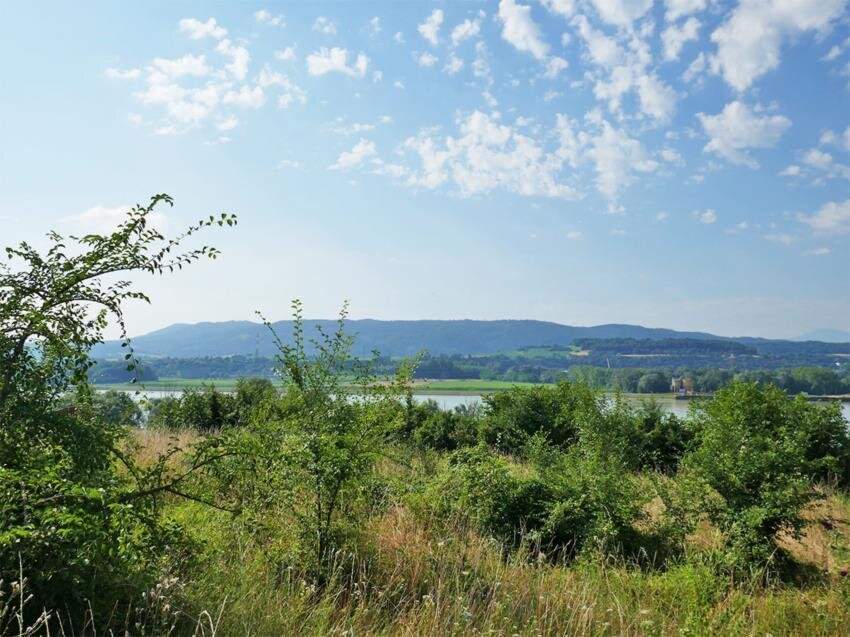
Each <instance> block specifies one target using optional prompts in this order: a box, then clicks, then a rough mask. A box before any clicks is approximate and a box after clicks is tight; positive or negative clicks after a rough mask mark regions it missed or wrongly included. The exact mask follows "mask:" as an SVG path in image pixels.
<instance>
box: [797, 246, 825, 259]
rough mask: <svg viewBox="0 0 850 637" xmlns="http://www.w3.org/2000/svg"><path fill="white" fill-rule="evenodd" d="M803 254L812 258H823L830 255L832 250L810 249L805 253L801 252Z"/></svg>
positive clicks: (822, 248)
mask: <svg viewBox="0 0 850 637" xmlns="http://www.w3.org/2000/svg"><path fill="white" fill-rule="evenodd" d="M803 254H805V255H807V256H813V257H824V256H826V255H828V254H832V250H831V249H830V248H827V247H825V246H823V247H820V248H812V249H811V250H806V251H805V252H803Z"/></svg>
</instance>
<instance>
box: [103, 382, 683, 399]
mask: <svg viewBox="0 0 850 637" xmlns="http://www.w3.org/2000/svg"><path fill="white" fill-rule="evenodd" d="M237 381H238V379H236V378H161V379H159V380H153V381H147V382H144V383H138V384H132V383H111V384H99V385H96V386H95V387H96V388H97V389H102V390H105V389H115V390H118V391H136V390H142V391H180V390H183V389H190V388H200V387H209V386H210V385H212V386H213V387H215V388H216V389H218V390H220V391H233V390H235V389H236V383H237ZM539 385H545V383H522V382H512V381H506V380H481V379H478V378H455V379H444V380H421V381H415V382H414V383H413V392H414V393H415V394H434V395H452V394H457V395H464V394H468V395H475V394H487V393H491V392H495V391H500V390H504V389H510V388H511V387H534V386H539ZM624 395H625V396H629V397H631V396H634V397H637V398H649V397H651V396H656V397H665V398H669V397H670V394H669V393H663V394H624Z"/></svg>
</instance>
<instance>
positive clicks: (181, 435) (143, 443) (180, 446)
mask: <svg viewBox="0 0 850 637" xmlns="http://www.w3.org/2000/svg"><path fill="white" fill-rule="evenodd" d="M200 438H201V436H200V434H198V433H197V432H196V431H194V430H191V429H183V430H181V431H161V430H156V429H134V430H133V437H132V440H131V445H132V447H133V456H134V457H135V458H136V460H137V461H138V463H139V464H140V465H141V466H143V467H146V466H150V465H152V464H153V463H155V462H156V461H157V460H158V459H159V458H161V457H162V456H163V455H165V454H166V453H169V452H172V451H174V450H175V449H177V450H178V451H177V452H176V453H173V454H172V462H175V463H176V462H178V461H179V459H180V456H181V455H182V454H183V453H184V452H185V450H186V449H188V448H189V447H190V446H191V445H192V443H194V442H197V441H198V440H199V439H200Z"/></svg>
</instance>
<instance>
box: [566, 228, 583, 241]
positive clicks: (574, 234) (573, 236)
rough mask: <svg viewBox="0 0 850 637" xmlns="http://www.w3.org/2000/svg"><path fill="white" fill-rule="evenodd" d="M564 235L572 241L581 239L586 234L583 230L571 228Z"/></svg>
mask: <svg viewBox="0 0 850 637" xmlns="http://www.w3.org/2000/svg"><path fill="white" fill-rule="evenodd" d="M564 236H565V237H566V238H567V239H569V240H570V241H577V240H579V239H581V238H582V237H583V236H584V235H583V234H582V232H581V230H570V231H569V232H568V233H567V234H565V235H564Z"/></svg>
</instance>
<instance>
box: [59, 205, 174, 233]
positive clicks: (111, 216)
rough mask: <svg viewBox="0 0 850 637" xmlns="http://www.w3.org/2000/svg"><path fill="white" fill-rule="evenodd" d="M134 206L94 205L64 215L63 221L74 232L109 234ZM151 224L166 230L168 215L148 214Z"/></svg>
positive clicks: (157, 212) (124, 219)
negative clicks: (76, 212)
mask: <svg viewBox="0 0 850 637" xmlns="http://www.w3.org/2000/svg"><path fill="white" fill-rule="evenodd" d="M131 208H132V206H104V205H97V206H92V207H91V208H89V209H88V210H85V211H84V212H81V213H79V214H76V215H71V216H68V217H64V218H63V219H62V222H64V223H67V224H69V225H70V226H71V227H72V228H73V231H74V232H79V233H95V234H108V233H110V232H112V231H113V230H115V228H116V227H117V226H118V225H119V224H120V223H122V222H123V221H126V219H127V212H128V211H129V210H130V209H131ZM148 221H149V224H150V225H151V226H153V227H154V228H155V229H157V230H160V231H161V230H164V229H165V227H166V225H167V224H168V219H167V217H166V216H165V215H164V214H163V213H162V212H159V211H156V212H153V213H151V214H150V215H149V216H148Z"/></svg>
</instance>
